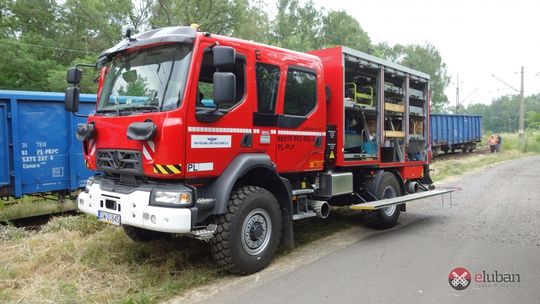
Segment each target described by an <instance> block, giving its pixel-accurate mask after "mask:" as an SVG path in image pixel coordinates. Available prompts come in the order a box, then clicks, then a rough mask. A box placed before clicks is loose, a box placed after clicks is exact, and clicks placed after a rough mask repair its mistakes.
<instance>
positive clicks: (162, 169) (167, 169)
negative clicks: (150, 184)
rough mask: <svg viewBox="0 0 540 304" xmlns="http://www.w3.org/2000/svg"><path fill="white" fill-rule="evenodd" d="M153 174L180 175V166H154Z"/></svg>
mask: <svg viewBox="0 0 540 304" xmlns="http://www.w3.org/2000/svg"><path fill="white" fill-rule="evenodd" d="M154 173H156V174H180V173H182V165H180V164H175V165H154Z"/></svg>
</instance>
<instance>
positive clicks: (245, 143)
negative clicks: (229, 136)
mask: <svg viewBox="0 0 540 304" xmlns="http://www.w3.org/2000/svg"><path fill="white" fill-rule="evenodd" d="M252 139H253V136H252V135H251V133H244V134H243V135H242V147H244V148H251V143H252V142H253V140H252Z"/></svg>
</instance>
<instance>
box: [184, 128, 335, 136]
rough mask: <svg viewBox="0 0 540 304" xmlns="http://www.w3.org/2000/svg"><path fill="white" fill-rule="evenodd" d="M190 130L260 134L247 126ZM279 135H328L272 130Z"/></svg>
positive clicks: (323, 133)
mask: <svg viewBox="0 0 540 304" xmlns="http://www.w3.org/2000/svg"><path fill="white" fill-rule="evenodd" d="M188 132H204V133H254V134H260V133H261V130H260V129H245V128H209V127H188ZM276 133H277V134H279V135H299V136H326V132H312V131H294V130H270V134H276Z"/></svg>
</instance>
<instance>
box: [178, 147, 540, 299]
mask: <svg viewBox="0 0 540 304" xmlns="http://www.w3.org/2000/svg"><path fill="white" fill-rule="evenodd" d="M446 185H448V186H459V187H462V188H463V191H460V192H456V193H454V194H453V203H452V207H450V204H449V200H448V198H447V199H446V204H445V206H442V204H441V199H440V198H430V199H426V200H423V201H421V202H417V203H411V204H409V205H408V212H407V213H404V214H402V215H401V217H400V224H399V225H398V226H397V227H395V228H393V229H391V230H387V231H383V232H374V231H368V230H367V229H364V228H362V229H358V230H357V231H355V233H357V234H358V236H357V238H356V239H354V240H353V241H350V242H348V243H347V242H341V244H342V246H337V247H341V248H338V249H336V250H335V251H331V250H330V251H329V252H324V253H321V254H319V255H318V256H317V257H316V258H313V257H311V258H307V260H309V261H308V262H305V263H300V266H298V267H292V269H290V270H286V271H283V270H281V271H279V270H278V271H276V270H272V268H271V270H269V274H265V272H262V274H259V275H252V276H250V277H247V278H241V279H240V278H239V279H238V282H236V283H234V284H232V285H231V284H230V283H229V285H224V286H221V287H216V288H214V292H213V293H212V294H211V296H209V295H205V290H204V289H203V290H200V291H198V293H195V294H191V295H188V297H184V298H182V299H179V301H180V302H204V303H236V304H239V303H258V304H262V303H279V304H284V303H453V304H455V303H540V157H531V158H526V159H520V160H515V161H511V162H506V163H502V164H498V165H494V166H491V167H489V168H487V169H485V170H482V171H478V172H475V173H471V174H468V175H465V176H463V177H461V178H454V179H452V180H447V181H445V182H444V184H442V185H441V186H446ZM349 233H350V232H349ZM360 234H363V235H360ZM348 237H349V238H350V235H348ZM336 242H338V243H339V239H338V240H336V239H330V240H328V244H327V246H326V247H327V248H328V247H332V246H333V245H332V243H336ZM343 243H346V245H343ZM336 244H337V243H336ZM323 246H325V245H324V244H323ZM321 248H323V247H321ZM304 251H305V249H304ZM323 251H324V250H323ZM305 254H306V256H309V255H313V254H314V253H312V252H305ZM296 259H297V260H300V261H302V257H301V256H300V257H298V256H297V257H296ZM280 263H286V261H282V260H279V261H277V262H276V264H280ZM455 267H465V268H467V269H468V270H469V271H470V272H471V273H472V274H473V281H472V282H471V283H470V285H469V286H468V288H466V289H464V290H454V289H453V288H451V286H450V284H449V280H448V277H449V274H450V272H451V270H452V269H454V268H455ZM274 268H275V267H274ZM483 271H485V272H486V273H488V274H493V273H495V271H497V272H498V273H499V274H503V273H508V274H514V275H515V274H519V278H520V282H515V283H508V282H506V283H478V282H475V281H474V275H475V274H479V273H482V272H483ZM272 272H273V274H272ZM261 278H262V279H261ZM514 278H516V277H515V276H514ZM218 285H219V284H218ZM221 285H223V284H221ZM207 291H208V290H207Z"/></svg>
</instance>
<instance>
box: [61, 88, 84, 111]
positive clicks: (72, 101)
mask: <svg viewBox="0 0 540 304" xmlns="http://www.w3.org/2000/svg"><path fill="white" fill-rule="evenodd" d="M80 94H81V92H80V90H79V88H78V87H69V88H67V89H66V95H65V107H66V111H68V112H73V113H75V112H77V111H79V98H80Z"/></svg>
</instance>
